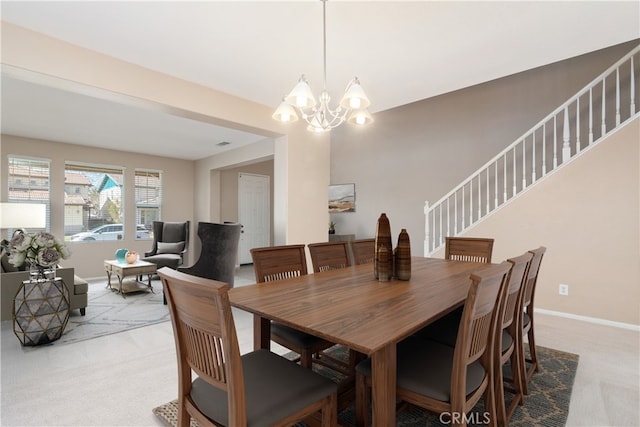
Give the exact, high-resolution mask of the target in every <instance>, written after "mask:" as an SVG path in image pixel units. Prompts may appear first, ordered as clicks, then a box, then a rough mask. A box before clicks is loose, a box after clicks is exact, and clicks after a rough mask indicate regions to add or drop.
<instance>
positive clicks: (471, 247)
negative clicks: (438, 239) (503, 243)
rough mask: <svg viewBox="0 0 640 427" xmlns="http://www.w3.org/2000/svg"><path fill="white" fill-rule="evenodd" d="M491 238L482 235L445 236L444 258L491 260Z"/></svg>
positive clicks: (471, 260)
mask: <svg viewBox="0 0 640 427" xmlns="http://www.w3.org/2000/svg"><path fill="white" fill-rule="evenodd" d="M492 253H493V239H490V238H483V237H446V238H445V246H444V258H445V259H452V260H457V261H470V262H485V263H487V264H489V263H490V262H491V254H492Z"/></svg>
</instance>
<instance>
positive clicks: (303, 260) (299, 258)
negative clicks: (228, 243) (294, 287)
mask: <svg viewBox="0 0 640 427" xmlns="http://www.w3.org/2000/svg"><path fill="white" fill-rule="evenodd" d="M304 247H305V245H284V246H269V247H262V248H253V249H251V258H252V259H253V269H254V271H255V275H256V282H257V283H268V282H272V281H274V280H280V279H287V278H291V277H299V276H303V275H306V274H307V257H306V254H305V249H304ZM271 340H272V341H274V342H276V343H278V344H280V345H282V346H284V347H286V348H288V349H290V350H292V351H294V352H296V353H298V354H299V355H300V364H301V365H302V366H304V367H305V368H309V369H311V365H312V362H313V360H314V357H313V356H314V354H317V353H319V352H321V351H323V350H326V349H327V348H329V347H332V346H333V345H334V343H332V342H329V341H326V340H324V339H322V338H319V337H316V336H314V335H311V334H308V333H306V332H302V331H299V330H297V329H294V328H291V327H289V326H285V325H283V324H281V323H278V322H271Z"/></svg>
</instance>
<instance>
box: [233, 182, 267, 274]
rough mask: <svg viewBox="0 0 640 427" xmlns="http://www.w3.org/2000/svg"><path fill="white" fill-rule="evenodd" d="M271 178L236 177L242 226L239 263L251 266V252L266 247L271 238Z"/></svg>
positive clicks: (239, 215) (239, 216)
mask: <svg viewBox="0 0 640 427" xmlns="http://www.w3.org/2000/svg"><path fill="white" fill-rule="evenodd" d="M270 193H271V191H270V178H269V177H268V176H266V175H253V174H248V173H241V174H239V175H238V220H239V222H240V224H242V232H241V233H240V243H239V245H238V263H239V264H250V263H251V262H252V259H251V252H250V250H251V248H259V247H263V246H269V243H270V234H271V206H270V205H271V203H270V200H271V194H270Z"/></svg>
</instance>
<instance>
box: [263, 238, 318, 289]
mask: <svg viewBox="0 0 640 427" xmlns="http://www.w3.org/2000/svg"><path fill="white" fill-rule="evenodd" d="M251 258H252V259H253V269H254V271H255V275H256V282H257V283H265V282H271V281H274V280H281V279H287V278H291V277H298V276H303V275H305V274H307V257H306V255H305V251H304V245H285V246H270V247H264V248H253V249H251Z"/></svg>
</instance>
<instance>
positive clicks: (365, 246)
mask: <svg viewBox="0 0 640 427" xmlns="http://www.w3.org/2000/svg"><path fill="white" fill-rule="evenodd" d="M349 245H350V246H351V254H352V256H353V258H352V260H351V265H360V264H373V260H374V258H375V252H376V250H375V245H376V244H375V239H358V240H352V241H350V242H349Z"/></svg>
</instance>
